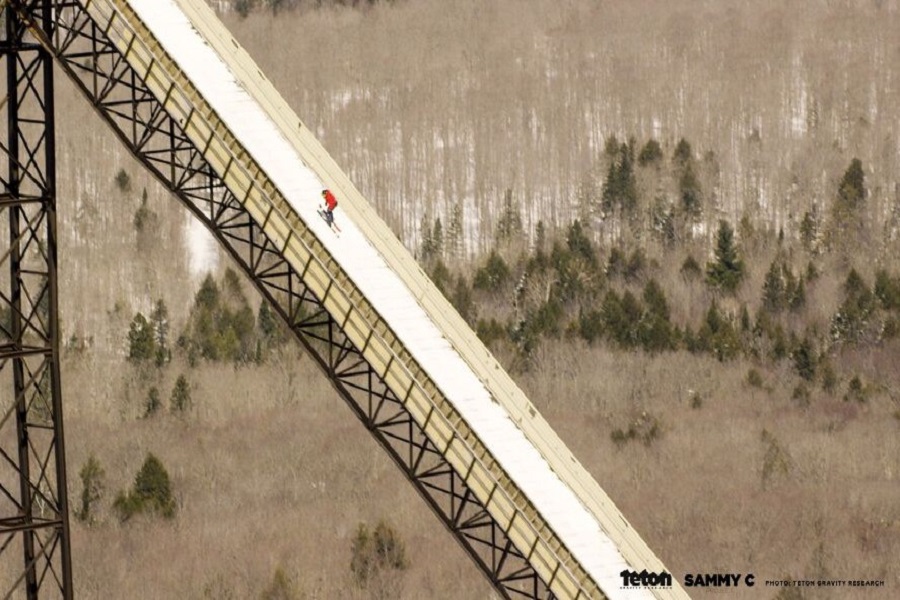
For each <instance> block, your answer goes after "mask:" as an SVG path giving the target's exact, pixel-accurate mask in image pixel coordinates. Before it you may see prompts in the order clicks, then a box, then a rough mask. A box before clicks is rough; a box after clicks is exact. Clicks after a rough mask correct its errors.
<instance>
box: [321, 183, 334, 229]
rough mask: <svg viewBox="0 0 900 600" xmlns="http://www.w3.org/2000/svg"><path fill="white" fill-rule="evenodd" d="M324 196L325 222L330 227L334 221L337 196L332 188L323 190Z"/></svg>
mask: <svg viewBox="0 0 900 600" xmlns="http://www.w3.org/2000/svg"><path fill="white" fill-rule="evenodd" d="M322 198H324V199H325V222H326V223H328V226H329V227H330V226H331V224H332V223H334V209H335V207H337V198H335V197H334V194H332V193H331V190H322Z"/></svg>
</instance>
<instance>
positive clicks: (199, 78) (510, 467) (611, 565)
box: [130, 0, 651, 599]
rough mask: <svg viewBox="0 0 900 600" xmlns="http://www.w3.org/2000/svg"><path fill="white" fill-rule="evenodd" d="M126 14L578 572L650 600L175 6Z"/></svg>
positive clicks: (611, 591)
mask: <svg viewBox="0 0 900 600" xmlns="http://www.w3.org/2000/svg"><path fill="white" fill-rule="evenodd" d="M130 4H131V7H132V8H133V9H134V10H135V12H136V13H137V14H138V15H139V16H140V18H141V19H142V20H143V22H144V23H145V24H146V25H147V26H148V27H149V29H150V30H151V31H153V32H154V34H155V35H156V36H157V39H158V41H159V42H160V44H161V45H162V46H163V48H165V49H166V51H167V52H168V54H169V55H170V56H171V57H172V58H173V59H174V60H175V61H176V62H177V63H178V64H179V65H180V67H181V68H182V70H183V71H184V73H185V74H186V75H187V76H188V77H189V78H190V79H191V81H192V82H193V84H194V85H195V86H196V87H197V88H198V90H200V92H201V93H202V94H203V96H204V97H205V98H206V101H207V102H209V103H210V104H211V105H212V106H213V108H214V109H215V110H216V112H217V113H218V114H219V117H220V118H221V119H222V120H223V121H224V122H225V123H227V124H228V126H229V127H230V129H231V131H232V133H233V134H234V135H235V136H236V137H237V139H238V140H240V142H241V143H242V144H243V145H244V147H245V148H246V149H247V150H248V151H249V152H250V154H251V155H252V156H253V157H254V159H255V160H256V161H257V163H258V164H259V165H260V166H261V167H262V168H263V169H264V171H265V172H266V173H267V174H268V176H269V178H270V179H271V180H272V181H273V182H274V184H275V185H276V186H277V188H278V189H279V190H280V192H281V193H282V194H283V195H284V197H285V198H287V200H288V201H289V202H290V204H291V205H292V206H293V208H294V210H296V211H297V213H298V215H299V216H300V217H301V218H302V219H303V220H304V221H305V222H306V224H307V225H308V226H309V227H310V228H311V229H312V230H313V232H314V233H315V234H316V235H317V236H318V238H319V239H320V240H321V241H322V243H323V245H324V246H325V247H326V248H327V249H328V251H329V252H330V253H331V254H332V256H334V257H335V258H336V259H337V260H338V261H339V262H340V264H341V266H342V267H343V268H344V270H345V271H346V272H347V274H348V275H349V276H350V277H351V278H352V279H353V281H354V282H355V283H356V285H357V286H358V287H359V289H360V290H361V291H362V292H363V293H364V294H365V296H366V298H367V299H368V300H369V302H371V303H372V305H373V306H374V307H375V309H376V310H377V311H378V312H379V313H380V314H381V315H382V316H383V317H384V319H385V320H386V321H387V322H388V323H389V324H390V326H391V328H392V329H393V330H394V332H395V333H396V335H397V336H398V337H399V338H400V340H401V341H402V342H403V343H404V344H405V345H406V348H407V350H408V351H409V352H410V353H411V354H412V355H413V356H414V357H415V358H416V360H417V361H418V362H419V363H420V364H421V366H422V367H423V368H424V369H425V370H426V371H427V373H428V375H429V376H430V377H431V378H432V380H433V381H434V382H435V384H436V385H437V386H438V387H439V388H440V389H441V390H442V391H443V393H444V394H445V395H446V396H447V397H448V398H449V399H450V400H451V401H452V402H453V404H454V406H455V408H456V410H458V411H459V413H460V414H461V415H462V417H463V418H464V419H465V420H466V422H467V423H468V424H469V425H470V427H471V428H472V429H473V430H474V431H475V432H476V434H477V435H478V436H479V438H480V439H481V442H482V443H483V444H484V445H485V446H486V447H487V448H488V449H489V451H490V452H491V453H492V454H493V456H494V457H495V458H496V460H497V461H498V462H499V463H500V464H501V465H502V466H503V468H504V469H505V470H506V472H507V474H508V475H509V476H510V478H511V479H512V480H513V481H515V482H516V484H517V485H518V486H519V488H520V489H521V490H522V491H523V492H524V493H525V495H526V496H527V497H528V498H529V499H530V500H531V502H532V503H533V504H534V506H535V507H536V508H537V510H538V511H539V512H540V513H541V515H542V516H543V517H544V518H545V519H546V520H547V522H548V523H549V524H550V526H551V527H552V528H553V530H554V531H555V532H556V534H557V535H558V536H559V537H560V539H561V540H563V542H564V543H565V545H566V547H567V548H568V549H569V550H570V551H571V552H572V553H573V554H574V555H575V557H576V558H577V559H578V561H579V562H580V563H581V565H582V567H583V568H584V569H585V570H586V571H587V572H588V573H589V574H590V576H591V577H592V578H593V579H594V580H595V581H596V582H597V583H598V584H599V585H600V586H601V587H602V589H603V590H604V592H605V593H606V594H607V595H609V596H610V597H611V598H629V599H630V598H645V597H651V594H650V592H649V590H643V589H626V590H623V589H621V584H622V580H621V577H620V576H619V573H620V572H621V571H623V570H626V569H631V568H632V567H631V566H630V565H628V564H627V563H626V562H625V559H624V558H623V557H622V555H621V553H620V552H619V550H618V548H616V546H615V544H614V543H612V541H611V540H610V539H609V537H608V536H607V535H606V534H605V533H604V532H603V531H602V530H601V528H600V526H599V524H598V523H597V521H596V519H594V517H593V516H592V515H591V513H590V512H589V511H588V510H587V509H586V508H585V507H584V506H583V505H582V504H581V502H579V500H578V499H577V497H576V495H575V493H574V492H573V491H572V490H570V489H569V488H568V486H566V484H564V483H563V482H562V480H560V479H559V477H558V476H557V475H556V474H555V473H554V472H553V471H552V469H551V468H550V466H549V465H548V463H547V462H546V461H545V460H544V458H543V457H542V456H541V455H540V453H539V452H538V451H537V449H536V448H535V447H534V446H533V445H532V444H531V443H530V442H529V441H528V439H527V438H526V437H525V435H524V434H523V433H522V431H521V430H520V429H518V428H517V427H516V425H515V423H513V421H512V420H511V419H510V417H509V415H508V414H507V413H506V412H505V411H504V410H503V409H502V408H501V407H500V405H498V404H497V403H495V402H493V401H492V400H491V398H490V395H489V394H488V391H487V389H486V388H485V387H484V386H483V385H482V383H481V382H480V381H479V380H478V378H477V377H476V376H475V374H474V373H473V372H472V370H471V369H470V368H469V367H468V365H466V364H465V362H464V361H463V359H462V358H461V357H460V356H459V354H458V353H457V352H456V351H455V350H454V349H453V348H451V347H450V345H449V343H448V342H447V341H446V339H444V337H443V335H442V334H441V332H440V330H439V329H438V328H437V326H436V325H435V324H434V323H433V322H432V321H431V320H430V319H429V318H428V316H427V315H426V313H425V311H424V310H423V309H422V308H421V307H420V306H419V305H418V303H417V302H416V300H415V298H414V296H413V294H412V292H410V290H409V289H408V288H406V286H405V285H404V284H403V282H402V281H401V280H400V278H399V277H398V276H397V275H396V274H395V273H393V271H391V270H390V269H389V268H387V265H386V263H385V262H384V260H383V259H382V257H381V256H380V255H379V254H378V252H377V251H376V250H375V249H374V247H373V246H372V245H371V244H370V243H369V241H368V240H367V239H366V238H365V236H363V234H362V233H361V232H360V230H359V229H358V228H357V227H356V225H355V224H354V223H352V222H350V221H349V220H348V219H346V218H344V219H341V217H342V216H343V213H342V212H341V211H340V208H339V209H338V211H337V212H336V216H337V222H338V224H339V225H340V227H341V234H340V237H337V236H335V234H334V233H333V232H332V231H331V230H330V229H329V228H328V226H327V225H326V224H325V223H324V221H323V220H322V219H321V218H319V216H318V214H317V213H316V209H317V207H318V205H319V204H320V203H321V201H320V200H321V195H320V194H321V190H322V187H323V185H322V183H321V181H320V180H319V179H318V178H317V177H316V175H315V174H314V173H313V171H312V170H311V169H310V168H308V167H307V165H306V164H305V163H304V161H303V160H302V159H301V157H300V156H299V155H298V154H297V152H296V151H295V149H294V148H293V146H292V145H291V144H290V143H289V142H288V141H287V140H286V139H285V138H284V137H283V136H282V135H281V133H280V132H279V131H278V128H277V127H276V125H275V124H274V123H273V122H272V120H271V119H270V118H269V117H268V115H267V114H266V113H265V111H264V110H263V108H262V107H260V106H259V105H258V104H257V103H256V102H255V101H254V100H253V98H252V97H251V96H250V95H249V94H248V93H247V92H246V91H245V90H244V89H243V88H242V87H241V86H240V84H239V83H238V82H237V80H236V78H235V77H234V75H233V74H232V73H231V72H230V71H229V69H228V67H227V65H226V63H225V62H224V61H223V60H222V59H221V58H220V57H219V56H218V55H217V54H216V53H215V52H214V51H213V50H212V49H211V48H210V47H209V46H208V45H206V43H205V42H204V41H203V38H202V37H201V35H200V34H199V33H198V32H197V31H196V30H195V29H194V28H193V27H192V25H191V23H190V21H189V19H188V18H187V17H186V16H185V15H184V13H182V12H181V10H180V9H179V8H178V6H177V5H176V4H175V3H174V2H173V1H172V0H130ZM339 200H340V199H339Z"/></svg>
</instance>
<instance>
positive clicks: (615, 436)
mask: <svg viewBox="0 0 900 600" xmlns="http://www.w3.org/2000/svg"><path fill="white" fill-rule="evenodd" d="M661 435H662V427H661V425H660V423H659V419H657V418H656V417H655V416H653V415H651V414H650V413H648V412H647V411H643V412H641V414H640V415H638V417H637V418H635V419H634V420H633V421H632V422H631V423H629V424H628V428H627V429H625V430H622V429H621V428H616V429H613V431H612V433H611V434H610V438H611V439H612V441H613V443H615V444H616V446H622V445H624V444H625V443H626V442H629V441H631V440H636V441H640V442H642V443H643V444H644V445H645V446H649V445H651V444H652V443H653V442H654V441H656V440H657V439H659V437H660V436H661Z"/></svg>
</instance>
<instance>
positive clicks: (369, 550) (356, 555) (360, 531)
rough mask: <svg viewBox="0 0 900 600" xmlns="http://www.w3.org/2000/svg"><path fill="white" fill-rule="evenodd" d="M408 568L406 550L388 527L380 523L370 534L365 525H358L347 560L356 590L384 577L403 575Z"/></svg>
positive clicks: (391, 528)
mask: <svg viewBox="0 0 900 600" xmlns="http://www.w3.org/2000/svg"><path fill="white" fill-rule="evenodd" d="M408 567H409V561H408V560H407V558H406V547H405V545H404V543H403V541H402V540H401V539H400V536H399V534H398V533H397V531H396V530H395V529H394V528H393V527H392V526H391V525H389V524H388V523H386V522H385V521H383V520H382V521H379V522H378V524H377V525H376V526H375V530H374V531H372V532H370V531H369V528H368V527H367V526H366V524H365V523H360V524H359V526H358V527H357V529H356V535H355V536H354V538H353V546H352V548H351V559H350V571H351V573H352V574H353V579H354V581H355V582H356V584H357V585H358V586H359V587H361V588H365V587H367V586H368V585H369V583H370V582H371V581H372V580H373V579H375V578H377V577H378V576H379V575H381V574H383V573H386V572H391V571H403V570H405V569H407V568H408Z"/></svg>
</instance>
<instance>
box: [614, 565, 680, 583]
mask: <svg viewBox="0 0 900 600" xmlns="http://www.w3.org/2000/svg"><path fill="white" fill-rule="evenodd" d="M619 576H620V577H621V578H622V587H672V575H671V574H670V573H667V572H665V571H663V572H662V573H652V572H649V571H647V569H644V570H643V571H641V572H640V573H638V572H637V571H622V572H621V573H619Z"/></svg>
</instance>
